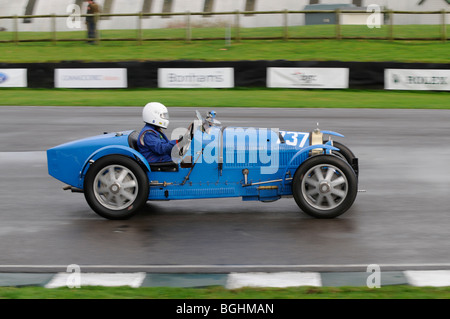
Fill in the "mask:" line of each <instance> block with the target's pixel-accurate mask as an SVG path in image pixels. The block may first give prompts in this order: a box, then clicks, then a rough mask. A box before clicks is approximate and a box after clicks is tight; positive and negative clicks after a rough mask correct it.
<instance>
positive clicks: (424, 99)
mask: <svg viewBox="0 0 450 319" xmlns="http://www.w3.org/2000/svg"><path fill="white" fill-rule="evenodd" d="M0 96H1V99H0V105H18V106H27V105H31V106H143V105H145V104H146V103H148V102H150V101H159V102H162V103H164V104H165V105H167V106H190V107H195V106H196V107H203V106H205V107H233V106H236V107H283V108H409V109H449V108H450V103H449V94H448V92H428V91H382V90H296V89H247V88H246V89H244V88H241V89H239V88H238V89H192V90H186V89H117V90H95V89H92V90H76V89H29V88H28V89H16V88H11V89H7V88H3V89H0Z"/></svg>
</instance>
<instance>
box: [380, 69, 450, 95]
mask: <svg viewBox="0 0 450 319" xmlns="http://www.w3.org/2000/svg"><path fill="white" fill-rule="evenodd" d="M384 88H385V89H387V90H427V91H450V70H430V69H426V70H425V69H386V70H384Z"/></svg>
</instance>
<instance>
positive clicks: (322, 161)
mask: <svg viewBox="0 0 450 319" xmlns="http://www.w3.org/2000/svg"><path fill="white" fill-rule="evenodd" d="M292 192H293V196H294V199H295V201H296V203H297V205H298V206H299V207H300V209H301V210H303V211H304V212H305V213H306V214H308V215H310V216H312V217H315V218H334V217H337V216H339V215H341V214H343V213H344V212H346V211H347V210H348V209H349V208H350V207H351V206H352V204H353V202H354V201H355V198H356V194H357V192H358V179H357V177H356V174H355V172H354V171H353V169H352V168H351V167H350V165H349V164H348V163H347V162H346V161H344V160H343V159H341V158H339V157H336V156H332V155H319V156H314V157H311V158H310V159H308V160H307V161H305V162H304V163H303V164H302V165H301V166H300V167H299V168H298V169H297V172H296V173H295V175H294V180H293V186H292Z"/></svg>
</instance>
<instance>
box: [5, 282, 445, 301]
mask: <svg viewBox="0 0 450 319" xmlns="http://www.w3.org/2000/svg"><path fill="white" fill-rule="evenodd" d="M449 298H450V287H412V286H403V285H400V286H383V287H381V288H372V289H370V288H367V287H294V288H242V289H236V290H228V289H225V288H223V287H208V288H164V287H152V288H129V287H82V288H73V289H69V288H55V289H47V288H42V287H22V288H15V287H1V288H0V299H449Z"/></svg>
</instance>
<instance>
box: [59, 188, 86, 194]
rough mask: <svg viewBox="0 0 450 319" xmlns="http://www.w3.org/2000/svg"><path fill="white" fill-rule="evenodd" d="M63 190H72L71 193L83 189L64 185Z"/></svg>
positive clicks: (80, 191) (81, 191)
mask: <svg viewBox="0 0 450 319" xmlns="http://www.w3.org/2000/svg"><path fill="white" fill-rule="evenodd" d="M63 190H65V191H68V190H70V191H72V193H84V191H83V190H82V189H81V188H77V187H72V186H65V187H63Z"/></svg>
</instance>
